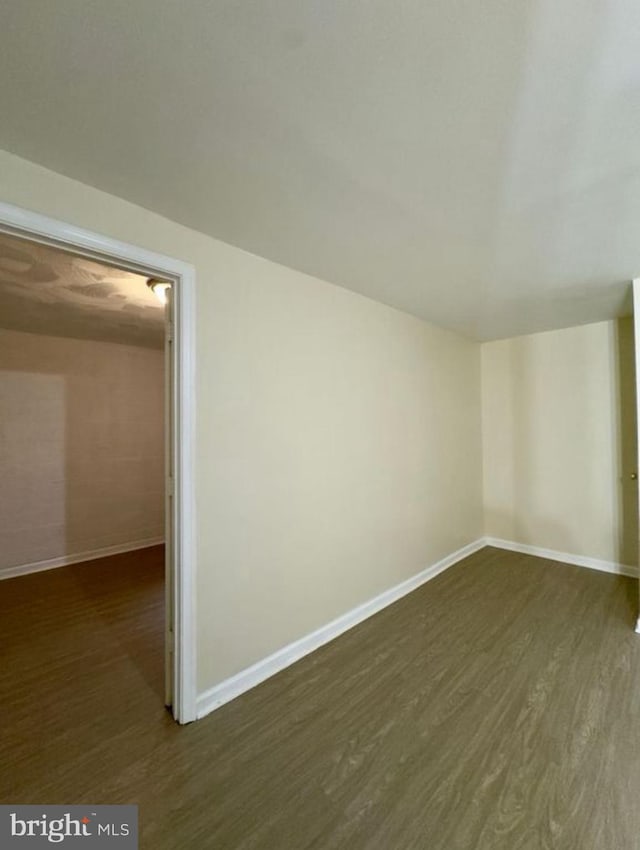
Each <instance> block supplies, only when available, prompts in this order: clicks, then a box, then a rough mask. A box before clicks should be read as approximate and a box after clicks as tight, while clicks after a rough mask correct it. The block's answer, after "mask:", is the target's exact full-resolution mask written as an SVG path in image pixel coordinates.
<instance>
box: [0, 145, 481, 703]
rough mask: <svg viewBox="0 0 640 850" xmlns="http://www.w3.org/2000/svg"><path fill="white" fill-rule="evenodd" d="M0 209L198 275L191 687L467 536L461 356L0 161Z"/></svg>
mask: <svg viewBox="0 0 640 850" xmlns="http://www.w3.org/2000/svg"><path fill="white" fill-rule="evenodd" d="M0 200H2V201H5V202H8V203H13V204H17V205H19V206H22V207H26V208H27V209H31V210H35V211H37V212H40V213H44V214H45V215H49V216H53V217H55V218H59V219H62V220H65V221H70V222H72V223H75V224H77V225H79V226H82V227H86V228H89V229H92V230H96V231H98V232H99V233H103V234H106V235H108V236H110V237H113V238H116V239H121V240H123V241H126V242H130V243H134V244H137V245H140V246H143V247H145V248H148V249H150V250H155V251H159V252H162V253H164V254H169V255H171V256H174V257H177V258H179V259H182V260H185V261H187V262H189V263H192V264H193V265H194V266H195V268H196V275H197V316H198V318H197V343H196V347H197V378H196V383H197V387H196V389H197V398H198V407H197V445H196V455H197V469H198V480H197V523H198V547H197V548H198V564H197V587H198V624H197V634H198V681H199V688H200V690H201V691H204V690H206V689H208V688H210V687H211V686H213V685H215V684H217V683H219V682H220V681H222V680H223V679H226V678H227V677H228V676H231V675H233V674H235V673H238V672H239V671H241V670H243V669H244V668H246V667H247V666H249V665H250V664H252V663H254V662H257V661H259V660H261V659H262V658H264V657H265V656H267V655H268V654H270V653H272V652H274V651H276V650H277V649H279V648H281V647H283V646H284V645H286V644H288V643H290V642H291V641H293V640H296V639H298V638H300V637H302V636H303V635H305V634H307V633H309V632H311V631H313V630H314V629H317V628H319V627H320V626H322V625H324V624H326V623H327V622H328V621H330V620H332V619H333V618H335V617H337V616H340V615H341V614H344V613H345V612H346V611H348V610H349V609H351V608H353V607H354V606H355V605H358V604H360V603H362V602H364V601H366V600H368V599H370V598H372V597H374V596H376V595H377V594H379V593H380V592H382V591H383V590H386V589H387V588H389V587H392V586H394V585H396V584H398V583H399V582H401V581H402V580H404V579H406V578H408V577H410V576H412V575H414V574H415V573H417V572H419V571H420V570H422V569H424V568H425V567H426V566H429V565H430V564H433V563H435V562H436V561H438V560H439V559H440V558H442V557H443V556H445V555H447V554H449V553H450V552H452V551H455V550H456V549H458V548H460V547H461V546H463V545H465V544H467V543H470V542H471V541H473V540H475V539H476V538H478V537H479V536H480V534H481V533H482V504H481V498H482V481H481V434H480V371H479V370H480V350H479V346H478V345H477V344H476V343H472V342H469V341H466V340H464V339H462V338H461V337H459V336H457V335H456V334H454V333H451V332H449V331H442V330H439V329H436V328H434V327H432V326H430V325H428V324H426V323H424V322H422V321H420V320H418V319H416V318H413V317H411V316H408V315H406V314H404V313H401V312H398V311H396V310H394V309H391V308H388V307H385V306H383V305H381V304H379V303H377V302H374V301H371V300H369V299H367V298H364V297H362V296H360V295H356V294H355V293H352V292H349V291H347V290H344V289H340V288H339V287H335V286H332V285H330V284H327V283H324V282H322V281H319V280H317V279H315V278H311V277H309V276H306V275H303V274H301V273H299V272H295V271H292V270H290V269H287V268H285V267H283V266H279V265H277V264H275V263H272V262H269V261H266V260H263V259H261V258H259V257H256V256H253V255H251V254H248V253H245V252H243V251H241V250H238V249H236V248H232V247H231V246H229V245H226V244H224V243H221V242H219V241H216V240H214V239H212V238H210V237H207V236H204V235H202V234H200V233H197V232H195V231H192V230H189V229H187V228H185V227H183V226H180V225H177V224H175V223H172V222H170V221H168V220H167V219H164V218H162V217H160V216H158V215H156V214H154V213H151V212H149V211H147V210H144V209H141V208H140V207H136V206H133V205H131V204H129V203H126V202H124V201H122V200H120V199H118V198H115V197H113V196H110V195H107V194H104V193H102V192H99V191H97V190H95V189H92V188H90V187H88V186H85V185H83V184H81V183H78V182H75V181H73V180H70V179H68V178H65V177H62V176H60V175H57V174H55V173H53V172H51V171H48V170H46V169H43V168H41V167H38V166H35V165H33V164H31V163H28V162H26V161H24V160H21V159H18V158H16V157H13V156H11V155H9V154H6V153H0ZM267 224H268V223H267V222H265V226H267Z"/></svg>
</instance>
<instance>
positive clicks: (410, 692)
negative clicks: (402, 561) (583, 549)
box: [0, 548, 640, 850]
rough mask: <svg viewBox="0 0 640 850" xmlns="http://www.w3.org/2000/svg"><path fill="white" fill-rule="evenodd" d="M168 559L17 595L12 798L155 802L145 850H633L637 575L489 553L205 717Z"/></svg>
mask: <svg viewBox="0 0 640 850" xmlns="http://www.w3.org/2000/svg"><path fill="white" fill-rule="evenodd" d="M162 610H163V575H162V550H161V549H154V550H144V551H141V552H138V553H131V554H128V555H119V556H115V557H112V558H108V559H103V560H101V561H93V562H89V563H85V564H82V565H75V566H71V567H64V568H61V569H57V570H51V571H49V572H44V573H38V574H35V575H31V576H24V577H21V578H16V579H10V580H8V581H5V582H2V583H0V652H1V653H2V664H1V667H0V705H1V706H2V709H3V727H2V732H1V737H0V764H2V771H1V772H0V802H2V803H7V802H15V803H18V802H21V803H66V804H72V803H138V804H139V806H140V823H141V829H142V840H141V845H140V846H141V847H142V848H148V850H151V848H153V850H166V848H176V850H177V848H181V850H187V848H197V850H206V848H211V849H212V850H213V849H214V848H215V850H249V848H251V850H305V848H309V850H311V848H313V850H328V848H344V850H347V848H348V850H408V848H415V850H502V848H504V850H518V848H527V850H542V848H557V849H558V850H560V848H562V850H578V848H579V850H637V848H638V847H639V846H640V804H639V800H640V636H638V635H635V634H634V632H633V625H634V622H635V618H636V613H637V582H636V581H634V580H633V579H630V578H625V577H621V576H613V575H606V574H603V573H598V572H594V571H591V570H587V569H583V568H580V567H573V566H566V565H563V564H558V563H554V562H551V561H544V560H541V559H537V558H533V557H530V556H525V555H518V554H513V553H510V552H504V551H499V550H496V549H489V548H488V549H484V550H482V551H481V552H478V553H477V554H475V555H473V556H471V557H470V558H467V559H466V560H465V561H463V562H461V563H459V564H457V565H456V566H454V567H452V568H451V569H450V570H448V571H447V572H446V573H443V574H442V575H440V576H439V577H438V578H436V579H434V580H433V581H431V582H429V583H428V584H426V585H424V586H423V587H422V588H420V589H419V590H417V591H415V592H414V593H412V594H410V595H409V596H407V597H405V598H404V599H402V600H401V601H399V602H398V603H396V604H395V605H393V606H391V607H390V608H387V609H385V610H384V611H382V612H381V613H380V614H378V615H377V616H375V617H373V618H371V619H369V620H367V621H365V622H364V623H362V624H361V625H360V626H358V627H356V628H355V629H352V630H351V631H349V632H347V633H346V634H345V635H343V636H342V637H340V638H338V639H337V640H336V641H334V642H333V643H331V644H328V645H327V646H326V647H323V648H322V649H321V650H319V651H318V652H316V653H314V654H313V655H310V656H308V657H307V658H305V659H303V660H302V661H301V662H299V663H298V664H296V665H294V666H293V667H290V668H289V669H288V670H286V671H284V672H283V673H281V674H279V675H278V676H276V677H274V678H273V679H271V680H269V681H267V682H265V683H264V684H263V685H261V686H259V687H258V688H255V689H254V690H253V691H251V692H249V693H247V694H245V695H244V696H243V697H240V698H239V699H237V700H235V701H234V702H232V703H229V704H228V705H226V706H224V707H223V708H221V709H219V710H218V711H217V712H215V713H214V714H212V715H210V716H209V717H207V718H206V719H204V720H202V721H199V722H198V723H195V724H191V725H190V726H187V727H182V728H180V727H178V726H176V725H175V724H174V723H173V721H172V720H171V718H170V716H169V715H168V713H167V712H166V710H165V709H164V708H163V706H162V691H163V682H162V664H163V649H162V641H163V623H162Z"/></svg>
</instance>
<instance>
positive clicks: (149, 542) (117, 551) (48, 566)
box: [0, 537, 164, 581]
mask: <svg viewBox="0 0 640 850" xmlns="http://www.w3.org/2000/svg"><path fill="white" fill-rule="evenodd" d="M162 543H164V537H150V538H148V539H146V540H134V541H132V542H131V543H118V544H116V545H115V546H105V547H103V548H102V549H92V550H91V551H90V552H78V553H76V554H75V555H62V556H61V557H60V558H50V559H49V560H48V561H35V562H34V563H32V564H18V565H17V566H15V567H0V581H1V580H2V579H5V578H15V577H16V576H24V575H27V574H28V573H40V572H42V571H43V570H53V569H55V568H56V567H67V566H69V565H70V564H79V563H81V562H82V561H95V560H96V559H97V558H107V557H108V556H109V555H121V554H122V553H123V552H135V551H136V550H137V549H147V548H149V547H150V546H160V545H161V544H162Z"/></svg>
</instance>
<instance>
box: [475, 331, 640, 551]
mask: <svg viewBox="0 0 640 850" xmlns="http://www.w3.org/2000/svg"><path fill="white" fill-rule="evenodd" d="M633 357H634V348H633V326H632V320H631V319H623V320H620V321H617V322H616V321H611V322H601V323H597V324H592V325H584V326H581V327H575V328H569V329H567V330H560V331H551V332H548V333H539V334H533V335H531V336H522V337H517V338H515V339H506V340H500V341H498V342H490V343H486V344H484V345H483V346H482V398H483V443H484V446H483V460H484V505H485V531H486V534H487V535H489V536H492V537H499V538H503V539H506V540H511V541H516V542H519V543H526V544H530V545H534V546H538V547H542V548H547V549H555V550H558V551H560V552H568V553H571V554H576V555H585V556H587V557H591V558H599V559H603V560H607V561H614V562H620V563H624V564H628V565H634V564H636V563H637V552H638V545H637V538H638V508H637V485H636V484H634V482H632V481H631V480H630V474H631V473H632V472H634V471H635V470H636V469H637V459H636V458H637V448H636V437H635V377H634V363H633Z"/></svg>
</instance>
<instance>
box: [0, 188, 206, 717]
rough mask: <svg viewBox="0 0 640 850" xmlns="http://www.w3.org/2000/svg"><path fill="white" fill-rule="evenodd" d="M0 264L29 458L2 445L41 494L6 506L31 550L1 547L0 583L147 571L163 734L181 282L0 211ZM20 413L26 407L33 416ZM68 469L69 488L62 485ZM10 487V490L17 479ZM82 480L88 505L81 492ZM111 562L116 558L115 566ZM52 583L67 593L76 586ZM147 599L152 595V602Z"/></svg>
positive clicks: (184, 365)
mask: <svg viewBox="0 0 640 850" xmlns="http://www.w3.org/2000/svg"><path fill="white" fill-rule="evenodd" d="M0 248H1V249H2V250H0V261H1V262H0V285H2V289H1V292H0V296H1V297H0V301H1V300H2V299H4V302H5V303H4V304H3V309H2V314H3V319H4V321H3V322H2V326H3V330H2V333H3V334H4V336H5V342H6V343H7V345H8V347H9V348H10V347H11V345H13V346H14V347H15V346H18V345H19V344H22V343H26V344H27V347H30V350H31V356H32V358H33V361H34V363H35V364H36V367H35V368H33V369H31V368H30V367H29V365H28V357H26V358H25V359H24V362H23V364H22V369H21V370H20V369H17V370H15V374H13V373H12V370H11V364H10V362H9V363H8V364H5V378H6V380H5V389H7V387H8V383H12V382H13V384H14V385H15V386H13V389H12V388H11V387H9V389H8V390H7V391H9V392H11V391H15V392H16V393H18V396H16V399H18V401H17V402H16V403H17V405H18V407H19V406H20V403H22V402H20V401H19V398H20V393H22V396H23V398H22V401H23V402H24V404H23V416H26V415H27V414H29V415H34V416H35V417H36V418H37V417H38V416H40V422H39V423H38V427H37V428H35V427H34V435H37V437H38V439H37V440H36V443H34V444H33V445H29V434H27V433H22V434H21V435H20V434H17V433H16V434H14V436H15V439H16V446H18V447H21V448H20V451H19V452H18V454H20V456H21V457H23V460H24V459H26V460H24V462H25V463H27V464H29V463H31V461H30V460H29V458H31V460H34V459H35V460H37V459H38V458H39V461H38V462H35V460H34V464H35V465H34V467H33V469H32V470H31V475H32V477H33V472H34V470H35V471H36V474H37V470H38V469H39V468H42V469H44V468H45V467H46V468H47V469H48V472H49V473H50V476H49V477H48V481H49V483H50V485H51V486H48V487H47V488H44V487H43V492H42V493H39V494H37V495H36V496H35V497H34V493H35V491H34V488H33V482H31V489H30V491H29V488H27V489H26V491H25V493H23V496H22V504H23V505H26V506H27V509H26V513H29V512H31V514H32V516H29V517H27V520H28V521H29V522H28V526H29V527H31V528H32V529H33V527H34V526H38V525H41V526H42V528H40V529H39V531H38V533H39V534H40V536H41V539H40V542H39V543H38V534H36V533H35V531H32V533H30V534H29V532H27V535H26V537H25V538H24V539H23V541H22V543H20V542H19V541H18V537H17V536H16V544H15V545H16V547H17V548H15V550H14V551H13V552H12V553H11V554H9V555H7V556H6V557H5V561H7V563H3V564H0V578H8V577H10V576H16V575H20V574H23V573H29V572H31V573H33V572H42V571H45V570H53V568H54V567H57V566H62V565H67V564H72V563H75V564H80V563H81V562H83V561H87V562H88V561H90V560H91V561H92V563H93V565H94V566H93V570H92V571H91V575H93V576H94V579H93V580H94V582H97V584H100V578H99V568H100V564H99V562H98V561H97V560H95V559H97V558H101V557H102V558H108V557H110V556H111V557H113V558H115V562H114V564H115V566H114V564H111V566H112V567H113V568H114V570H115V572H116V573H117V568H118V567H121V568H122V569H126V563H125V561H126V558H133V557H134V554H135V551H138V552H139V556H138V557H137V561H136V563H138V564H143V567H141V573H140V575H143V574H145V570H146V574H147V575H148V577H151V576H152V575H153V574H154V570H155V575H156V578H157V577H158V576H159V577H160V579H162V580H163V583H164V596H165V604H164V610H165V627H164V630H163V631H164V641H163V643H164V665H163V666H164V687H163V689H164V701H165V704H166V705H168V706H169V707H170V709H171V712H172V714H173V717H174V718H175V719H176V720H177V721H178V722H179V723H188V722H190V721H192V720H195V717H196V710H195V704H196V683H195V616H194V608H195V594H194V579H195V563H194V561H195V557H194V555H195V511H194V504H195V499H194V488H195V482H194V469H193V466H194V464H193V449H194V432H195V411H194V374H193V373H194V363H195V357H194V323H195V322H194V320H195V311H194V285H195V280H194V270H193V268H192V267H191V266H189V265H188V264H185V263H183V262H181V261H179V260H175V259H173V258H170V257H166V256H164V255H160V254H155V253H153V252H148V251H146V250H143V249H140V248H137V247H136V246H132V245H128V244H126V243H122V242H118V241H115V240H111V239H110V238H108V237H105V236H102V235H100V234H97V233H94V232H91V231H87V230H83V229H80V228H77V227H75V226H73V225H69V224H66V223H64V222H59V221H56V220H54V219H49V218H46V217H44V216H39V215H37V214H35V213H31V212H29V211H26V210H22V209H20V208H17V207H12V206H10V205H4V204H0ZM56 263H57V264H58V268H57V269H56ZM3 272H4V273H3ZM21 284H22V285H21ZM60 284H61V285H60ZM160 302H162V303H160ZM12 322H13V326H11V323H12ZM38 335H40V336H39V338H38ZM45 340H46V343H45ZM105 353H110V354H111V353H113V354H114V357H115V360H114V362H112V363H111V365H110V366H109V368H106V367H105V365H104V362H102V363H101V357H103V355H105ZM8 356H9V355H8ZM43 358H44V359H43ZM47 358H48V360H49V365H48V366H47V365H46V363H45V361H46V360H47ZM10 359H11V358H10V356H9V361H10ZM74 359H75V370H74V369H73V368H72V369H71V371H72V372H73V373H74V374H75V379H74V380H73V381H71V380H65V377H64V371H65V370H64V368H60V367H61V364H64V363H70V364H72V363H73V361H74ZM56 360H57V363H56ZM88 362H92V363H93V366H94V367H95V368H96V369H97V376H96V378H95V380H94V379H93V378H92V377H91V374H90V371H91V370H90V369H89V368H88V366H87V369H85V370H84V373H83V369H82V368H80V369H78V366H79V364H83V366H84V365H86V364H87V363H88ZM37 364H45V365H37ZM0 368H2V367H0ZM25 373H26V375H25ZM78 373H81V374H80V375H78ZM118 375H119V376H120V377H121V378H123V380H122V381H121V382H120V383H118V380H117V376H118ZM25 380H27V381H30V382H31V383H32V384H33V386H30V387H27V386H26V384H25V383H24V381H25ZM21 382H22V383H21ZM136 382H137V383H136ZM109 388H111V389H112V391H113V392H112V393H111V392H110V389H109ZM70 392H71V393H72V395H73V397H72V398H70V397H68V396H69V393H70ZM34 399H40V401H39V402H37V403H35V405H34ZM118 403H120V405H122V404H124V405H125V407H127V408H128V412H127V413H124V414H123V413H122V407H121V412H120V414H118V415H117V416H116V417H115V419H114V416H113V415H112V411H113V410H114V405H117V404H118ZM25 405H26V407H25ZM30 406H31V408H32V409H31V410H29V409H27V408H29V407H30ZM58 408H59V410H58ZM70 411H75V414H74V415H71V414H70ZM43 419H47V421H46V422H43V421H42V420H43ZM158 419H159V420H160V421H158ZM14 424H15V423H14ZM20 427H21V426H20ZM14 430H15V429H14ZM62 431H64V433H62ZM21 440H22V442H20V441H21ZM61 445H63V446H64V447H65V451H67V449H69V447H71V448H72V452H68V454H69V457H67V456H66V455H65V458H66V460H65V461H64V462H65V464H67V468H65V469H60V470H57V469H53V467H52V466H51V464H53V466H55V464H56V463H58V465H59V464H60V462H61V461H60V457H61V450H60V446H61ZM69 458H71V459H69ZM38 463H40V464H44V466H41V467H38ZM48 463H49V467H47V464H48ZM68 464H70V465H71V466H72V467H73V471H74V473H75V472H78V475H75V477H74V476H72V475H70V471H71V469H70V467H69V466H68ZM14 466H15V464H14ZM14 472H15V473H16V475H17V479H16V480H18V478H19V472H20V470H18V469H14ZM92 475H93V477H94V478H95V479H96V480H95V481H94V482H93V483H94V484H95V486H96V487H97V488H98V489H97V491H94V493H95V494H94V495H92V494H91V493H90V491H89V489H88V488H89V485H90V484H91V483H92V482H91V480H90V479H91V477H92ZM72 480H73V481H74V482H75V483H73V484H70V482H71V481H72ZM51 482H55V483H51ZM71 487H72V488H73V489H72V490H71V489H70V488H71ZM45 490H46V492H44V491H45ZM117 498H120V500H121V503H119V504H118V505H117V510H114V513H113V516H112V517H111V518H110V517H109V516H106V515H105V512H106V513H107V514H108V511H109V505H112V506H115V505H116V502H115V500H116V499H117ZM18 501H19V500H18ZM30 504H31V508H34V507H35V513H33V510H31V508H29V507H28V506H29V505H30ZM14 509H19V506H18V505H17V504H16V505H14ZM32 518H33V520H34V523H33V525H31V522H30V520H31V519H32ZM23 525H24V523H23ZM6 532H7V534H8V533H9V532H8V529H7V530H6ZM56 536H57V537H56ZM62 537H64V540H62V539H61V538H62ZM7 539H9V538H7ZM47 540H53V543H54V545H53V549H52V550H51V552H50V553H49V557H47V556H42V554H43V551H44V549H43V546H44V545H45V544H46V542H47ZM83 541H87V545H85V546H84V548H83ZM161 543H163V544H164V553H165V556H164V568H163V566H162V563H161V561H162V552H161V550H160V549H158V548H157V547H158V546H159V545H160V544H161ZM100 544H102V545H100ZM20 546H22V547H23V548H22V550H21V549H20ZM154 546H155V547H156V548H155V550H154ZM125 551H128V552H129V553H131V554H129V555H127V556H125V555H124V554H116V553H124V552H125ZM84 556H86V557H84ZM118 559H119V560H118ZM123 559H125V561H123ZM159 559H160V560H159ZM154 560H155V562H156V564H155V566H154V565H153V562H154ZM12 561H13V567H14V569H13V570H12V569H11V566H12V563H11V562H12ZM109 566H110V564H109V563H108V562H105V563H104V567H105V568H106V569H108V568H109ZM3 567H4V569H3ZM7 567H8V569H7ZM65 568H66V569H68V570H72V569H75V570H76V576H77V575H81V576H82V577H83V580H84V578H87V579H88V576H89V574H90V571H89V570H86V571H85V572H84V573H78V567H76V568H71V567H65ZM114 574H115V573H113V572H112V573H111V574H110V575H114ZM150 580H152V579H150ZM88 583H89V584H91V581H88ZM14 584H15V583H14ZM33 586H34V587H35V585H33ZM1 590H2V589H1V587H0V592H1ZM157 591H158V587H157V581H156V588H155V591H154V592H155V593H156V599H157ZM161 602H162V600H160V603H161ZM156 607H157V606H156ZM161 608H162V605H161V604H160V607H159V608H158V607H157V611H158V610H161ZM157 611H156V613H157ZM101 616H107V617H108V616H110V615H104V612H103V615H101ZM118 616H120V615H118V614H116V613H114V618H115V619H116V620H117V618H118ZM122 616H123V617H124V620H126V617H125V616H124V615H122ZM124 620H123V622H124ZM156 625H157V623H156ZM129 631H130V630H129ZM115 634H116V640H118V637H117V633H115ZM124 639H125V637H124V631H123V640H124ZM156 684H157V682H156Z"/></svg>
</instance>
